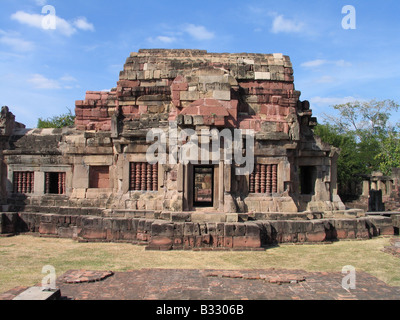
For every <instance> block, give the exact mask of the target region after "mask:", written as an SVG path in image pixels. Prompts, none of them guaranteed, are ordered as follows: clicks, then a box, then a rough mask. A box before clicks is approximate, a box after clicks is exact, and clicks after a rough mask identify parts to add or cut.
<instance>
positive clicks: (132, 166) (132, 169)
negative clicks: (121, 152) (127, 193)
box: [129, 162, 136, 190]
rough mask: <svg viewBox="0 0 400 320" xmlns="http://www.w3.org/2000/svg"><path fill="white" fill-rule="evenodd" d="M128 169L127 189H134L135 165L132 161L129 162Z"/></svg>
mask: <svg viewBox="0 0 400 320" xmlns="http://www.w3.org/2000/svg"><path fill="white" fill-rule="evenodd" d="M129 165H130V170H129V190H136V185H135V180H136V179H135V178H136V170H135V169H136V165H135V163H134V162H131V163H130V164H129Z"/></svg>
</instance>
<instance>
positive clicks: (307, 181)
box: [300, 166, 317, 194]
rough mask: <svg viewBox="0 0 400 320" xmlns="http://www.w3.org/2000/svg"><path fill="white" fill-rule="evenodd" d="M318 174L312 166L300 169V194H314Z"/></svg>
mask: <svg viewBox="0 0 400 320" xmlns="http://www.w3.org/2000/svg"><path fill="white" fill-rule="evenodd" d="M316 172H317V170H316V168H315V167H312V166H303V167H300V194H314V189H315V180H316Z"/></svg>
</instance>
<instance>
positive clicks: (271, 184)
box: [249, 164, 278, 194]
mask: <svg viewBox="0 0 400 320" xmlns="http://www.w3.org/2000/svg"><path fill="white" fill-rule="evenodd" d="M249 192H250V193H266V194H272V193H277V192H278V165H277V164H256V165H255V167H254V170H253V173H252V174H250V177H249Z"/></svg>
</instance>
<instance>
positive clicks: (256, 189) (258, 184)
mask: <svg viewBox="0 0 400 320" xmlns="http://www.w3.org/2000/svg"><path fill="white" fill-rule="evenodd" d="M260 171H261V165H259V164H257V166H256V178H255V187H254V189H255V190H254V192H255V193H260Z"/></svg>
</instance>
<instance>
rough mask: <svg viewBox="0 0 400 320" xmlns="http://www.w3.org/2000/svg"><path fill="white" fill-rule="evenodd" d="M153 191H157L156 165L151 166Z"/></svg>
mask: <svg viewBox="0 0 400 320" xmlns="http://www.w3.org/2000/svg"><path fill="white" fill-rule="evenodd" d="M153 191H158V164H157V163H156V164H153Z"/></svg>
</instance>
